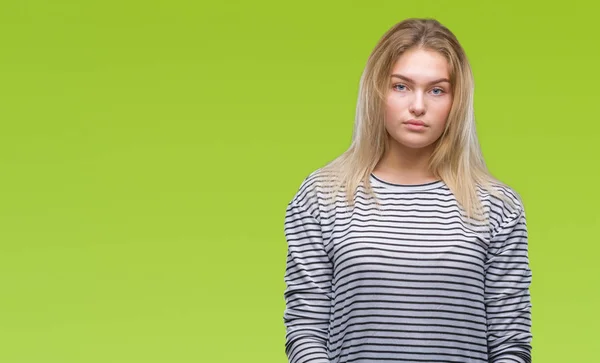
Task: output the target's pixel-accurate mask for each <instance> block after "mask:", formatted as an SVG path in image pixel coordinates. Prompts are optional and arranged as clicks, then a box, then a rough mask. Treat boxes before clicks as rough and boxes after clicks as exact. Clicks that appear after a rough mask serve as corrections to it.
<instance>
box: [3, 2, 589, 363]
mask: <svg viewBox="0 0 600 363" xmlns="http://www.w3.org/2000/svg"><path fill="white" fill-rule="evenodd" d="M0 4H1V5H0V33H1V34H2V35H1V40H2V42H1V47H0V92H1V93H0V105H1V107H0V120H1V122H0V124H1V130H0V173H1V174H0V183H1V188H0V191H1V192H0V193H1V194H0V198H1V199H0V248H1V250H0V362H10V363H25V362H27V363H37V362H61V363H63V362H64V363H70V362H102V363H112V362H115V363H116V362H119V363H121V362H123V363H124V362H144V363H154V362H161V363H162V362H164V363H167V362H169V363H179V362H211V363H216V362H240V363H241V362H244V363H248V362H261V363H267V362H285V361H286V358H285V355H284V350H283V344H284V326H283V319H282V314H283V309H284V301H283V289H284V283H283V274H284V268H285V255H286V243H285V240H284V235H283V217H284V211H285V207H286V205H287V203H288V201H289V200H290V199H291V198H292V196H293V194H294V193H295V192H296V190H297V188H298V186H299V185H300V182H301V181H302V179H303V178H304V177H305V176H307V175H308V173H310V172H311V171H313V170H314V169H316V168H318V167H320V166H322V165H323V164H324V163H326V162H327V161H329V160H331V159H333V158H334V157H336V156H337V155H339V154H340V153H341V152H343V151H344V150H345V149H346V148H347V147H348V145H349V142H350V137H351V130H352V124H353V120H354V108H355V102H356V96H357V89H358V81H359V77H360V74H361V72H362V70H363V67H364V65H365V62H366V59H367V57H368V55H369V53H370V52H371V50H372V49H373V47H374V46H375V44H376V43H377V41H378V39H379V37H380V36H381V35H382V34H383V33H384V32H385V31H386V30H387V29H389V27H391V26H392V25H393V24H395V23H396V22H398V21H401V20H402V19H404V18H406V17H435V18H437V19H438V20H440V21H441V22H442V23H443V24H445V25H447V26H448V27H449V28H450V29H451V30H452V31H453V32H454V33H455V34H456V35H457V36H458V38H459V40H460V41H461V42H462V44H463V46H464V48H465V49H466V51H467V54H468V56H469V58H470V60H471V63H472V66H473V70H474V74H475V79H476V95H475V105H476V117H477V122H478V132H479V136H480V140H481V143H482V147H483V151H484V154H485V157H486V160H487V162H488V165H489V167H490V169H491V170H492V172H493V173H494V174H495V175H496V176H497V177H499V178H500V179H502V180H504V181H505V182H506V183H508V184H509V185H511V186H512V187H514V188H515V189H516V190H517V191H518V192H519V193H520V194H521V195H522V197H523V199H524V203H525V206H526V210H527V214H528V223H529V231H530V232H529V233H530V261H531V267H532V271H533V274H534V279H533V284H532V288H531V292H532V302H533V334H534V341H533V345H534V350H533V356H534V361H536V362H544V363H552V362H577V363H586V362H597V359H598V356H599V354H600V350H599V348H598V344H597V342H598V339H599V338H600V333H598V326H599V323H600V321H599V318H598V316H599V314H598V313H597V308H598V306H599V305H600V297H599V292H600V289H599V286H598V278H599V277H600V276H599V275H600V274H599V272H600V267H599V265H600V263H599V261H598V253H599V251H600V247H599V242H600V238H599V237H598V230H599V227H600V214H599V212H598V205H599V203H600V193H599V189H598V186H599V178H598V176H599V172H600V170H599V165H598V157H599V156H600V148H599V145H598V144H599V141H598V131H600V128H599V126H598V121H599V117H598V90H597V88H598V85H599V83H600V76H599V72H598V64H600V55H599V48H598V45H597V44H598V37H599V35H600V34H599V33H600V32H599V31H598V28H597V23H598V20H597V13H598V9H597V8H594V7H593V6H592V5H591V4H592V2H591V1H590V2H589V3H584V2H581V1H563V2H560V3H554V4H552V3H548V2H547V1H535V2H534V1H529V2H527V1H505V2H502V3H500V2H491V1H489V2H488V1H472V2H467V1H456V0H453V1H428V2H418V1H410V2H409V1H400V0H394V1H373V2H367V1H363V2H357V1H328V2H321V1H314V0H311V1H304V2H294V3H292V2H280V1H268V2H267V1H259V2H257V1H229V2H223V3H218V2H203V1H200V2H197V1H191V0H189V1H182V0H177V1H176V0H170V1H166V0H165V1H114V0H111V1H74V0H70V1H64V0H63V1H24V0H19V1H16V0H10V1H8V0H3V1H2V2H1V3H0Z"/></svg>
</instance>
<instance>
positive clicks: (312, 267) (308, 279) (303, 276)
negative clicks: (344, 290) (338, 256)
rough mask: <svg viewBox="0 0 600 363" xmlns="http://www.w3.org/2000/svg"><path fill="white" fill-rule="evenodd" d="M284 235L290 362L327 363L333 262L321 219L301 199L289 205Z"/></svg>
mask: <svg viewBox="0 0 600 363" xmlns="http://www.w3.org/2000/svg"><path fill="white" fill-rule="evenodd" d="M285 236H286V239H287V245H288V253H287V263H286V271H285V278H284V280H285V283H286V290H285V294H284V296H285V303H286V308H285V313H284V323H285V327H286V343H285V352H286V354H287V356H288V360H289V362H290V363H307V362H310V363H328V362H329V359H328V355H327V346H326V343H327V336H328V330H329V314H330V305H331V304H330V301H331V274H332V265H331V261H330V259H329V257H328V255H327V253H326V252H325V248H324V246H323V238H322V234H321V225H320V223H319V221H318V220H317V219H316V217H315V216H313V215H312V214H311V213H310V212H309V211H308V209H307V208H305V207H303V206H302V205H301V203H300V202H299V201H298V199H294V200H293V201H292V202H290V204H289V205H288V207H287V211H286V216H285Z"/></svg>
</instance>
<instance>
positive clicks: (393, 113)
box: [385, 97, 408, 121]
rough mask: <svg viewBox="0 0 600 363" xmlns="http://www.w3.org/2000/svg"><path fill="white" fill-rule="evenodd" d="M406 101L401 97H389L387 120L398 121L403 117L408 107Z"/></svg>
mask: <svg viewBox="0 0 600 363" xmlns="http://www.w3.org/2000/svg"><path fill="white" fill-rule="evenodd" d="M405 103H406V102H404V100H403V99H402V98H399V97H389V98H388V99H387V103H386V108H385V110H386V118H387V119H388V120H389V121H394V120H397V119H398V118H399V117H402V115H403V113H404V112H405V111H406V109H407V108H408V106H407V105H406V104H405Z"/></svg>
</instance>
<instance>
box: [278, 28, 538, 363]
mask: <svg viewBox="0 0 600 363" xmlns="http://www.w3.org/2000/svg"><path fill="white" fill-rule="evenodd" d="M356 111H357V112H356V120H355V127H354V134H353V139H352V143H351V146H350V147H349V149H348V150H347V151H346V152H344V153H343V154H342V155H340V156H339V157H338V158H336V159H335V160H333V161H331V162H330V163H328V164H327V165H325V166H324V167H322V168H319V169H317V170H315V171H314V172H312V173H310V175H308V176H307V177H306V178H305V179H304V181H303V182H302V183H301V185H300V187H299V189H298V191H297V193H296V194H295V196H294V197H293V199H292V200H291V202H290V203H289V205H288V207H287V211H286V216H285V236H286V240H287V245H288V254H287V266H286V271H285V278H284V280H285V282H286V290H285V294H284V296H285V302H286V308H285V313H284V323H285V327H286V346H285V351H286V354H287V356H288V359H289V361H290V362H293V363H303V362H311V363H316V362H319V363H330V362H335V363H338V362H375V361H382V362H411V363H414V362H461V363H465V362H478V363H483V362H486V363H492V362H494V363H518V362H521V363H522V362H531V339H532V334H531V302H530V294H529V286H530V283H531V270H530V268H529V261H528V242H527V227H526V221H525V212H524V209H523V203H522V201H521V198H520V197H519V195H518V194H517V193H516V192H515V191H514V190H513V189H511V188H510V187H509V186H507V185H505V184H503V183H501V182H500V181H498V180H496V179H495V178H493V177H492V176H491V175H490V173H489V172H488V171H487V169H486V166H485V163H484V160H483V158H482V154H481V151H480V148H479V144H478V140H477V136H476V132H475V123H474V116H473V76H472V73H471V68H470V65H469V62H468V60H467V57H466V55H465V52H464V50H463V49H462V47H461V45H460V44H459V42H458V40H457V39H456V38H455V36H454V35H453V34H452V33H451V32H450V31H449V30H448V29H447V28H446V27H444V26H443V25H442V24H440V23H439V22H438V21H436V20H433V19H407V20H405V21H402V22H400V23H398V24H396V25H394V26H393V27H392V28H391V29H390V30H389V31H388V32H386V34H384V35H383V37H382V38H381V39H380V41H379V43H378V44H377V46H376V47H375V49H374V50H373V52H372V54H371V55H370V57H369V59H368V61H367V64H366V67H365V70H364V73H363V75H362V77H361V80H360V89H359V97H358V105H357V109H356Z"/></svg>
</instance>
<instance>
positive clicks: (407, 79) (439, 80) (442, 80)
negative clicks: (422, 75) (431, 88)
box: [391, 74, 451, 85]
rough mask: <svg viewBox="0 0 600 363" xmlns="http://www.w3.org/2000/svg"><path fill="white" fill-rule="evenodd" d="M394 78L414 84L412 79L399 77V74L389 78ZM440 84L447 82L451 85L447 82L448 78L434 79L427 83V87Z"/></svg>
mask: <svg viewBox="0 0 600 363" xmlns="http://www.w3.org/2000/svg"><path fill="white" fill-rule="evenodd" d="M394 77H396V78H400V79H403V80H405V81H407V82H410V83H415V81H413V80H412V79H410V78H408V77H406V76H403V75H401V74H392V77H391V78H394ZM440 82H448V83H451V82H450V80H449V79H448V78H440V79H436V80H435V81H431V82H429V83H428V85H429V84H436V83H440Z"/></svg>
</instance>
